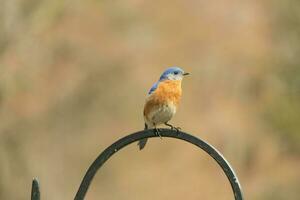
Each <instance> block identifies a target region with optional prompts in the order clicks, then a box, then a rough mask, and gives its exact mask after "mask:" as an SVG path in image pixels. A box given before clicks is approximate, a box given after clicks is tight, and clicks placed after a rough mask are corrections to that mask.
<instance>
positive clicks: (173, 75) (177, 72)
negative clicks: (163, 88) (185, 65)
mask: <svg viewBox="0 0 300 200" xmlns="http://www.w3.org/2000/svg"><path fill="white" fill-rule="evenodd" d="M186 75H189V73H186V72H184V71H183V70H182V69H181V68H179V67H170V68H168V69H166V70H165V71H164V72H163V73H162V75H161V76H160V78H159V81H164V80H182V78H183V76H186Z"/></svg>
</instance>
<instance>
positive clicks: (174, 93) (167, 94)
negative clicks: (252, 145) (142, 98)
mask: <svg viewBox="0 0 300 200" xmlns="http://www.w3.org/2000/svg"><path fill="white" fill-rule="evenodd" d="M181 94H182V91H181V81H180V80H176V81H172V80H166V81H163V82H161V83H159V85H158V87H157V89H156V90H155V91H154V92H153V93H152V94H151V95H150V96H149V97H148V99H147V101H146V104H145V107H144V115H145V116H147V114H148V113H150V112H151V110H152V109H156V108H157V107H159V106H161V105H163V104H168V102H172V103H174V104H175V106H176V107H177V106H178V105H179V102H180V98H181Z"/></svg>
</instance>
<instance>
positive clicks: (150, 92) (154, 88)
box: [148, 82, 158, 94]
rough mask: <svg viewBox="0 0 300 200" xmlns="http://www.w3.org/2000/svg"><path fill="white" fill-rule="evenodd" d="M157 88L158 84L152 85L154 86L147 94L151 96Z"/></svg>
mask: <svg viewBox="0 0 300 200" xmlns="http://www.w3.org/2000/svg"><path fill="white" fill-rule="evenodd" d="M157 87H158V82H156V83H154V85H153V86H152V87H151V89H150V91H149V92H148V94H152V92H154V91H155V90H156V88H157Z"/></svg>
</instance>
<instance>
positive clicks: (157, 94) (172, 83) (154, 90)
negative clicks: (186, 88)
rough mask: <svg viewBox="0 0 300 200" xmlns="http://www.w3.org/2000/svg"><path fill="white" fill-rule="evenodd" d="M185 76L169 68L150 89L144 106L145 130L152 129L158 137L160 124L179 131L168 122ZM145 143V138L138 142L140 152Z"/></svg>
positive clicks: (173, 112) (174, 108)
mask: <svg viewBox="0 0 300 200" xmlns="http://www.w3.org/2000/svg"><path fill="white" fill-rule="evenodd" d="M186 75H189V73H186V72H184V71H183V70H182V69H181V68H179V67H170V68H168V69H166V70H165V71H164V72H163V73H162V75H161V76H160V78H159V80H158V81H157V82H156V83H154V85H153V86H152V87H151V89H150V91H149V92H148V96H147V98H146V102H145V106H144V121H145V130H147V129H153V130H154V131H155V132H156V134H158V135H159V129H157V126H158V125H161V124H165V125H166V126H169V127H170V128H171V129H175V130H177V131H178V130H179V129H180V128H179V127H174V126H173V125H171V124H169V121H170V120H171V119H172V117H173V116H174V115H175V113H176V110H177V108H178V105H179V102H180V99H181V94H182V90H181V81H182V79H183V77H184V76H186ZM159 136H160V135H159ZM146 142H147V138H146V139H142V140H140V141H139V142H138V145H139V148H140V150H142V149H143V148H144V147H145V145H146Z"/></svg>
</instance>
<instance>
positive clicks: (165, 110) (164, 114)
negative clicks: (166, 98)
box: [146, 103, 176, 125]
mask: <svg viewBox="0 0 300 200" xmlns="http://www.w3.org/2000/svg"><path fill="white" fill-rule="evenodd" d="M175 113H176V106H175V105H174V104H173V103H168V104H165V105H162V106H161V107H159V108H158V109H155V110H153V111H152V112H150V114H149V116H148V119H149V120H150V121H149V122H146V123H147V124H148V125H150V124H152V125H153V124H155V125H159V124H163V123H166V122H168V121H170V120H171V119H172V117H173V116H174V115H175Z"/></svg>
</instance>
